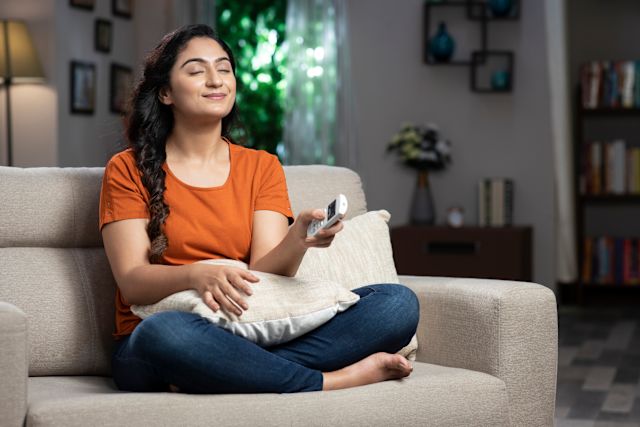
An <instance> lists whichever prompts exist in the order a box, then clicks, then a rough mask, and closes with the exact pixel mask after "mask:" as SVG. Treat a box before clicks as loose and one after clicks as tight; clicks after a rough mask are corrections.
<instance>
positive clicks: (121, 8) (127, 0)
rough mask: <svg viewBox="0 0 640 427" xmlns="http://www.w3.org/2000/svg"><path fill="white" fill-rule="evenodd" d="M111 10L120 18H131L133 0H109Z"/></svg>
mask: <svg viewBox="0 0 640 427" xmlns="http://www.w3.org/2000/svg"><path fill="white" fill-rule="evenodd" d="M111 12H112V13H113V14H114V15H115V16H119V17H121V18H127V19H129V18H131V15H132V14H133V0H111Z"/></svg>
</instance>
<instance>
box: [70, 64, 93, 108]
mask: <svg viewBox="0 0 640 427" xmlns="http://www.w3.org/2000/svg"><path fill="white" fill-rule="evenodd" d="M69 102H70V106H71V113H72V114H93V113H94V112H95V107H96V66H95V64H94V63H91V62H82V61H71V98H70V100H69Z"/></svg>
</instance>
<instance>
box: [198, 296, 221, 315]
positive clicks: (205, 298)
mask: <svg viewBox="0 0 640 427" xmlns="http://www.w3.org/2000/svg"><path fill="white" fill-rule="evenodd" d="M202 300H203V301H204V303H205V304H207V305H208V306H209V308H210V309H211V310H213V311H214V313H215V312H216V311H218V310H220V306H219V305H218V303H217V302H216V300H214V299H213V295H212V294H211V292H210V291H205V293H204V294H202Z"/></svg>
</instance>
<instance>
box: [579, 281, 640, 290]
mask: <svg viewBox="0 0 640 427" xmlns="http://www.w3.org/2000/svg"><path fill="white" fill-rule="evenodd" d="M579 286H585V287H588V288H607V289H613V288H615V289H629V288H638V290H639V291H640V284H632V283H598V282H580V285H579Z"/></svg>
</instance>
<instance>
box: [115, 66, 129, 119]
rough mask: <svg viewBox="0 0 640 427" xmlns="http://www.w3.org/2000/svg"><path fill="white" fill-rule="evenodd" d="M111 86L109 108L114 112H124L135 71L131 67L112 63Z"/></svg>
mask: <svg viewBox="0 0 640 427" xmlns="http://www.w3.org/2000/svg"><path fill="white" fill-rule="evenodd" d="M110 82H111V86H110V90H109V93H110V96H109V109H110V110H111V112H112V113H116V114H123V113H124V112H125V110H126V106H127V101H128V100H129V95H130V93H131V88H132V85H133V72H132V70H131V68H130V67H127V66H125V65H120V64H111V79H110Z"/></svg>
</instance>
